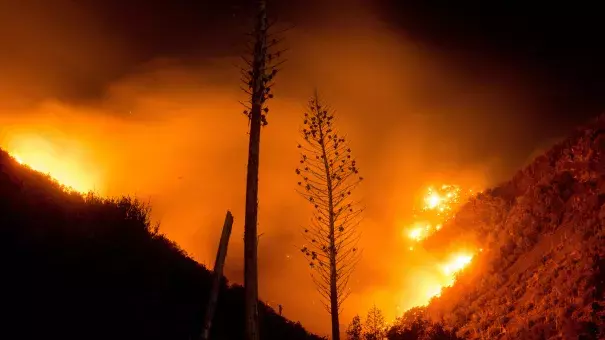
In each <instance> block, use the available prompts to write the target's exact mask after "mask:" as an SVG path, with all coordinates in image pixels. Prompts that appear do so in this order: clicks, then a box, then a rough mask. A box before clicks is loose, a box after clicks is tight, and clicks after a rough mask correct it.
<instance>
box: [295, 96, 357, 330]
mask: <svg viewBox="0 0 605 340" xmlns="http://www.w3.org/2000/svg"><path fill="white" fill-rule="evenodd" d="M308 110H309V112H308V113H305V114H304V121H303V128H302V130H301V134H302V137H303V140H304V142H303V144H302V145H298V148H299V149H300V150H301V159H300V167H299V168H297V169H296V174H298V175H299V176H300V181H299V182H298V186H299V190H298V192H299V193H300V194H301V195H302V196H303V197H304V198H305V200H307V201H308V202H309V203H310V204H311V205H312V206H313V208H314V212H313V217H312V219H311V223H310V225H309V226H308V227H306V228H305V229H304V233H303V235H304V237H305V239H306V241H307V242H308V245H305V246H304V247H303V248H302V249H301V251H302V253H303V254H304V255H305V256H306V258H307V259H308V260H309V264H310V266H311V268H312V270H313V274H312V278H313V282H314V283H315V285H316V288H317V291H318V292H319V293H320V295H321V296H322V300H323V303H324V306H325V307H326V309H327V311H328V313H330V314H331V317H332V339H333V340H339V339H340V329H339V322H338V315H339V312H340V311H341V308H342V303H343V302H344V301H345V300H346V298H347V297H348V295H349V293H350V290H349V289H348V287H347V284H348V282H349V278H350V276H351V273H352V272H353V269H354V268H355V265H356V264H357V262H358V261H359V259H360V255H361V254H360V252H359V251H358V249H357V242H358V241H359V237H360V236H361V234H360V232H359V230H358V227H359V223H360V220H361V212H362V208H361V207H360V205H359V202H356V201H354V200H353V198H352V196H351V193H352V191H353V189H354V188H355V187H356V186H357V185H358V184H359V182H360V181H361V180H362V179H363V178H362V177H360V176H359V170H358V168H357V163H356V161H355V159H354V158H353V157H352V156H351V149H350V148H349V146H348V145H347V143H346V140H345V137H344V136H342V135H340V134H338V132H337V131H336V129H335V127H334V113H333V112H332V111H331V110H330V109H329V108H328V107H326V106H324V105H322V103H320V101H319V98H318V95H317V92H316V93H315V95H314V97H313V98H312V99H311V100H310V101H309V105H308Z"/></svg>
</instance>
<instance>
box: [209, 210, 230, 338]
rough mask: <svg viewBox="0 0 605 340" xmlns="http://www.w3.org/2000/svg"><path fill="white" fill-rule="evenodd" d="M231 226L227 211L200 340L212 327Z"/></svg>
mask: <svg viewBox="0 0 605 340" xmlns="http://www.w3.org/2000/svg"><path fill="white" fill-rule="evenodd" d="M232 227H233V215H231V212H230V211H227V216H225V224H223V233H222V234H221V241H220V243H219V246H218V250H217V252H216V260H215V261H214V272H213V278H212V290H211V291H210V298H209V299H208V306H207V307H206V315H205V317H204V329H203V330H202V340H208V337H209V336H210V328H211V327H212V318H213V317H214V311H215V310H216V302H217V301H218V293H219V290H220V287H221V277H222V276H223V268H224V266H225V258H226V257H227V247H228V246H229V237H230V236H231V228H232Z"/></svg>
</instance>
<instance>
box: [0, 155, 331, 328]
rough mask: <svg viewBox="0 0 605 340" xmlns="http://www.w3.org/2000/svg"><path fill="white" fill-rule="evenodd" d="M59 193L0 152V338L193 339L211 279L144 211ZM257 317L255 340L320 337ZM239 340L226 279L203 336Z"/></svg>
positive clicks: (237, 313)
mask: <svg viewBox="0 0 605 340" xmlns="http://www.w3.org/2000/svg"><path fill="white" fill-rule="evenodd" d="M63 189H64V188H62V187H61V185H59V184H58V183H56V182H54V181H53V180H52V179H50V178H48V177H47V176H45V175H43V174H41V173H38V172H36V171H33V170H31V169H29V168H27V167H24V166H22V165H19V164H18V163H17V162H16V161H14V160H13V159H12V158H11V157H10V156H9V155H8V154H7V153H6V152H4V151H2V150H0V264H1V267H0V268H1V271H2V274H1V275H0V278H1V279H0V294H1V299H0V306H1V307H0V308H1V309H2V318H1V320H2V321H1V325H2V327H0V338H2V339H129V340H133V339H171V340H172V339H174V340H178V339H183V340H189V339H198V338H199V335H200V332H201V325H202V321H203V313H204V310H205V306H206V301H207V299H208V293H209V290H210V285H211V273H210V272H209V271H208V270H207V269H206V268H204V267H203V266H201V265H200V264H198V263H197V262H195V261H194V260H192V259H191V258H189V257H188V256H187V255H186V254H185V253H184V252H183V251H182V250H181V249H179V247H178V246H177V245H176V244H174V243H173V242H171V241H170V240H168V239H166V238H165V237H164V236H162V235H161V234H159V233H158V229H157V227H155V226H153V225H152V224H151V222H150V220H149V214H148V213H149V207H148V206H147V205H145V204H142V203H141V202H139V201H137V200H136V199H131V198H127V197H125V198H117V199H106V198H100V197H97V196H94V195H92V194H89V195H85V196H81V195H80V194H76V193H68V192H66V191H65V190H63ZM215 227H217V228H218V227H220V226H215ZM259 315H260V336H261V339H294V340H295V339H301V340H302V339H320V338H319V337H317V336H314V335H311V334H309V333H308V332H307V331H306V330H305V329H304V328H303V327H302V326H301V325H300V324H299V323H293V322H291V321H288V320H286V319H285V318H283V317H281V316H279V315H278V314H277V313H276V312H275V311H273V309H272V308H270V307H268V306H266V305H264V304H262V303H261V304H259ZM243 337H244V291H243V288H242V287H239V286H232V287H228V285H227V282H226V281H224V282H223V284H222V287H221V292H220V295H219V302H218V307H217V311H216V314H215V319H214V322H213V329H212V331H211V337H210V338H211V339H217V340H218V339H225V340H226V339H243Z"/></svg>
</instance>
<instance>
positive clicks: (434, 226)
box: [403, 185, 482, 308]
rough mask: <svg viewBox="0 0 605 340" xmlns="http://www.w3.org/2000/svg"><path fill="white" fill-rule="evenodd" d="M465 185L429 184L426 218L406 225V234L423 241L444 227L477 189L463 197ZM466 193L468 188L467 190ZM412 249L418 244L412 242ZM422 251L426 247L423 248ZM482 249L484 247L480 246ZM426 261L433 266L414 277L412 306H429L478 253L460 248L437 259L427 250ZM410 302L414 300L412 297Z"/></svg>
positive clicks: (417, 241) (424, 212)
mask: <svg viewBox="0 0 605 340" xmlns="http://www.w3.org/2000/svg"><path fill="white" fill-rule="evenodd" d="M462 193H463V191H462V189H461V188H460V186H458V185H441V186H439V187H437V189H435V187H428V188H427V190H426V192H425V193H424V195H423V197H422V202H423V206H422V218H424V219H426V220H422V221H420V220H418V221H415V222H414V223H413V224H412V225H411V226H410V227H408V228H406V229H404V231H403V234H404V236H405V237H406V238H407V239H409V240H411V241H412V242H414V243H421V242H422V241H423V240H425V239H427V238H429V237H431V235H432V234H433V233H435V232H436V231H438V230H441V228H442V223H445V222H446V221H447V220H448V219H450V218H452V217H453V216H454V214H455V213H456V211H457V209H458V208H459V207H460V205H461V204H462V203H464V201H465V200H466V198H467V197H470V196H471V195H473V191H472V190H469V191H468V196H467V195H465V197H462ZM464 193H466V192H464ZM409 249H410V251H412V250H414V249H415V248H414V247H412V246H410V247H409ZM419 251H423V249H422V248H420V249H419ZM478 251H479V252H482V249H479V250H478ZM425 255H428V256H423V257H424V258H425V260H424V265H425V266H427V267H429V268H432V270H430V271H423V272H421V273H418V274H417V275H415V277H414V282H415V286H416V287H417V288H416V289H415V295H414V297H413V301H412V302H411V303H408V304H407V306H409V307H408V308H411V307H416V306H425V305H426V304H428V302H429V301H430V300H431V299H432V298H434V297H440V296H441V290H442V288H444V287H449V286H451V285H453V284H454V283H455V281H456V274H458V273H459V272H460V271H461V270H463V269H464V268H466V267H467V266H468V265H469V264H470V263H471V261H472V259H473V257H474V254H473V253H472V252H469V251H466V250H459V251H457V252H454V253H451V254H449V255H448V256H447V257H446V258H445V259H444V260H443V261H439V260H437V259H433V258H432V257H431V256H430V254H425ZM407 300H408V301H407V302H410V301H409V300H410V299H409V297H408V298H407Z"/></svg>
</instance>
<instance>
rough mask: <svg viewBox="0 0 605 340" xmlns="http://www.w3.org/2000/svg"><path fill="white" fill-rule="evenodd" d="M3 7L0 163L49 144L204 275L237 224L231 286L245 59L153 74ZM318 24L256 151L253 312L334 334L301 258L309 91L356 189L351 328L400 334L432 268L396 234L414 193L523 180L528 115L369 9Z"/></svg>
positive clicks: (164, 66)
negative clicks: (383, 326)
mask: <svg viewBox="0 0 605 340" xmlns="http://www.w3.org/2000/svg"><path fill="white" fill-rule="evenodd" d="M6 3H8V1H6ZM6 3H5V2H4V1H2V2H0V4H1V5H0V13H2V14H0V22H2V29H1V30H0V32H4V33H0V44H1V45H2V46H4V47H6V49H3V50H6V51H8V53H4V52H3V53H2V55H1V56H0V72H1V73H2V74H3V78H2V79H0V90H1V91H0V93H1V94H0V100H2V103H0V110H1V114H0V124H1V125H0V126H2V131H0V145H1V146H2V147H4V148H7V149H9V150H8V151H9V152H10V151H11V150H10V145H11V142H12V141H14V140H15V139H18V138H20V136H24V135H27V136H31V135H35V136H38V137H40V138H43V139H45V140H46V141H47V142H48V143H49V144H51V145H53V146H54V147H55V148H56V149H59V150H61V152H60V153H57V157H61V159H72V160H73V159H77V160H78V162H80V163H82V164H83V165H82V169H87V170H86V171H87V172H90V173H94V176H95V177H94V178H95V189H96V190H97V191H98V192H99V193H100V194H103V195H110V196H113V195H122V194H127V195H128V194H130V195H136V196H138V197H140V198H142V199H144V200H147V199H148V200H150V202H151V204H152V206H153V218H154V219H155V220H158V221H160V222H161V223H162V226H161V230H162V231H163V232H164V233H165V234H166V235H167V236H168V237H169V238H171V239H172V240H174V241H176V242H177V243H178V244H179V245H180V246H181V247H182V248H183V249H184V250H186V251H187V252H188V253H189V254H190V255H191V256H193V257H194V258H195V259H197V260H198V261H200V262H202V263H205V264H207V265H209V266H211V265H212V261H213V259H214V254H215V251H216V246H217V242H218V239H219V235H220V227H221V226H222V220H223V218H224V215H225V212H226V210H227V209H230V210H231V211H232V212H233V214H234V216H235V225H234V230H233V234H232V238H231V243H230V246H229V255H228V259H227V268H226V274H227V276H228V278H229V279H230V280H232V281H236V282H241V281H242V272H243V261H242V253H243V207H244V188H245V169H246V161H247V138H248V137H247V134H246V133H247V119H246V117H245V116H244V115H243V114H242V111H243V108H242V107H241V106H240V105H239V104H238V101H239V100H245V95H244V94H243V93H241V92H240V91H239V90H238V81H239V80H238V79H239V75H238V70H237V69H236V68H234V67H233V66H232V64H233V63H234V62H237V60H238V58H237V56H231V57H222V58H217V57H216V56H215V55H213V56H212V58H209V57H208V56H206V55H204V54H203V53H202V52H195V53H197V54H190V55H187V56H186V57H184V56H183V55H181V56H174V55H161V54H158V55H155V56H154V58H152V59H151V60H150V61H149V60H148V61H145V58H140V55H139V54H140V53H138V52H139V51H137V50H135V49H134V48H132V47H129V45H128V43H127V41H125V39H124V38H122V37H121V36H120V35H119V34H117V33H116V31H115V29H114V28H112V27H108V26H107V24H106V23H104V22H103V21H101V20H100V19H99V18H98V17H97V14H96V13H95V12H92V11H91V10H86V8H84V7H82V6H80V7H78V6H77V5H74V4H72V3H71V2H67V1H65V2H61V1H57V2H53V6H56V7H55V8H54V10H52V11H51V10H50V9H49V6H47V5H45V3H44V2H33V1H32V2H28V4H29V5H28V6H29V7H26V5H24V4H21V3H19V4H18V5H15V4H14V2H11V6H12V5H15V6H13V7H11V8H8V7H7V5H6ZM32 4H33V5H32ZM70 4H71V5H70ZM34 5H36V6H34ZM313 6H315V5H313ZM317 6H320V5H317ZM328 7H329V6H327V5H326V8H322V9H321V10H319V9H317V11H318V12H321V13H322V15H321V16H312V15H309V16H308V18H307V19H305V20H301V21H300V22H298V23H297V24H298V26H297V27H296V28H295V29H293V30H292V31H290V32H288V33H287V35H286V37H287V45H288V46H289V47H290V51H289V52H288V54H287V58H288V59H289V60H288V62H287V63H286V64H285V67H284V70H283V73H281V74H279V75H278V78H277V81H278V84H277V86H276V88H275V95H276V99H275V100H273V101H271V102H270V108H271V111H270V113H269V125H268V126H267V127H266V128H264V130H263V135H262V142H261V143H262V153H261V164H260V167H261V178H260V199H259V201H260V222H259V229H260V233H263V235H262V236H261V238H260V243H259V261H260V263H259V268H260V276H261V278H260V280H261V282H260V295H261V297H262V298H263V299H264V300H266V301H268V302H269V303H270V304H272V305H273V306H276V305H277V304H282V305H283V306H284V313H285V315H286V316H287V317H289V318H292V319H294V320H300V321H301V322H302V323H303V324H304V325H305V326H307V327H310V328H311V329H312V330H315V331H319V332H327V329H328V325H329V322H328V317H327V316H326V314H325V312H324V311H323V310H322V306H321V304H320V302H319V295H318V294H317V293H315V291H314V288H313V286H312V282H311V280H310V277H309V272H308V268H307V266H308V264H306V263H305V261H304V258H303V257H302V255H301V254H300V251H299V249H300V248H299V247H300V245H301V242H302V239H301V238H300V237H299V231H300V228H301V227H302V226H303V225H304V224H305V223H306V222H307V221H308V220H309V217H310V215H309V210H308V209H307V208H308V207H307V206H306V202H304V200H303V199H302V198H300V197H298V196H297V194H296V193H295V191H294V188H295V184H296V177H295V173H294V169H295V168H296V166H297V161H298V154H297V149H296V144H297V140H298V138H299V136H298V135H297V131H298V127H299V125H300V123H301V122H300V117H301V116H302V114H303V112H304V110H305V108H304V105H305V103H306V101H307V98H308V96H309V95H310V94H311V93H312V91H313V88H314V87H317V88H318V89H319V90H320V92H321V93H322V95H323V97H324V98H326V100H328V101H329V103H330V104H331V106H333V107H334V108H335V109H336V114H337V116H338V127H339V129H340V130H341V131H342V132H344V133H345V134H346V135H347V136H348V138H349V140H350V144H351V148H352V149H353V154H354V155H356V157H357V158H358V164H359V166H360V169H361V170H360V171H361V173H362V175H363V176H364V177H365V178H366V180H365V181H364V183H363V184H362V186H361V187H360V188H359V192H360V194H361V195H363V197H364V203H365V205H366V214H365V221H364V224H363V233H364V235H363V240H362V243H361V247H362V248H363V249H364V257H363V260H362V262H361V263H360V265H359V267H358V270H357V272H356V273H355V274H354V277H353V278H352V287H351V288H352V289H353V295H352V296H351V298H350V300H349V302H348V303H347V304H346V305H345V310H344V314H343V316H342V318H341V320H342V322H343V323H347V322H348V321H349V320H350V318H351V317H352V316H353V315H354V314H356V313H362V314H363V313H365V311H366V310H367V309H368V308H369V307H370V306H371V305H372V304H373V303H376V304H377V305H379V306H381V307H382V308H384V310H385V313H386V315H387V317H388V318H393V317H395V316H396V315H397V314H398V313H401V312H402V310H401V308H403V306H405V305H406V301H405V300H406V299H412V298H413V296H414V293H413V292H414V291H415V289H417V287H416V285H418V284H420V285H421V284H422V282H423V281H422V280H414V279H413V278H414V276H418V277H420V276H421V275H422V270H421V269H418V267H417V266H418V265H419V264H422V263H424V262H423V261H422V259H418V258H414V257H412V256H410V254H409V252H407V251H406V250H407V246H405V244H404V243H403V241H402V239H401V228H402V225H401V221H402V220H406V219H409V218H410V215H411V214H412V207H413V204H414V200H415V199H416V197H417V195H418V193H419V191H420V190H422V189H423V186H425V185H427V184H432V183H435V182H437V183H438V184H439V183H442V182H456V183H459V184H462V185H467V184H468V185H469V186H478V187H485V186H488V185H492V184H494V183H496V182H497V181H499V180H501V179H502V178H505V177H506V176H508V175H510V172H511V170H512V169H514V168H515V167H516V166H517V163H515V162H517V161H511V162H509V161H508V159H515V158H514V157H513V156H511V155H517V154H518V153H519V152H520V151H519V150H522V151H521V153H523V152H526V151H527V150H525V149H523V148H522V147H521V146H522V144H523V140H524V139H523V138H524V137H523V136H527V134H528V131H530V124H529V123H528V124H523V125H519V124H518V122H520V121H522V119H523V118H522V117H523V116H524V114H526V111H527V108H525V103H526V98H524V97H523V96H522V94H521V93H518V92H516V90H515V87H514V86H512V85H514V84H511V80H510V78H507V80H506V81H502V82H498V81H497V80H496V79H492V81H490V82H475V81H474V80H473V79H467V78H466V77H465V76H464V74H461V73H460V72H458V71H457V70H455V69H452V66H451V65H449V64H448V63H447V62H445V60H446V59H447V58H445V57H444V56H439V55H435V53H434V52H432V51H430V50H428V49H426V48H424V47H423V46H422V45H421V44H419V43H418V42H415V41H410V40H408V39H406V38H405V37H404V35H402V34H400V33H399V32H394V31H391V30H390V29H389V27H388V26H387V25H386V24H385V23H383V22H381V21H380V20H378V19H377V14H376V12H375V10H374V9H372V8H363V7H360V6H353V5H350V7H348V8H347V9H346V13H347V15H346V16H340V14H342V13H341V12H342V11H343V10H344V9H334V8H328ZM334 18H339V19H338V20H334ZM8 27H10V30H11V33H10V34H9V33H7V32H8ZM204 48H205V49H212V46H204ZM192 53H193V52H192ZM514 136H517V137H514ZM66 145H67V146H66ZM507 157H508V158H507ZM515 157H516V156H515ZM91 169H92V170H91ZM414 266H416V267H414ZM394 297H395V298H394ZM399 297H401V299H403V300H404V301H401V300H400V298H399ZM407 302H408V305H407V307H409V303H411V302H409V301H407ZM397 306H399V307H400V309H397V308H396V307H397Z"/></svg>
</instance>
